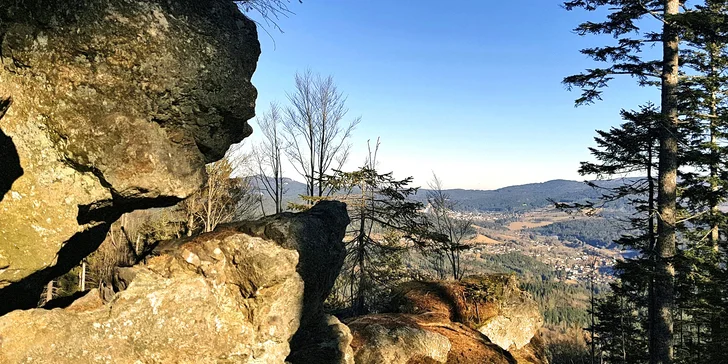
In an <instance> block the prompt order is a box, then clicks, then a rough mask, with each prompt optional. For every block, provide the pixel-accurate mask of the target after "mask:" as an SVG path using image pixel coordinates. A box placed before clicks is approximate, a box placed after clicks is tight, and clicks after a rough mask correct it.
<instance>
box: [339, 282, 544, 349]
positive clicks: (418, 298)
mask: <svg viewBox="0 0 728 364" xmlns="http://www.w3.org/2000/svg"><path fill="white" fill-rule="evenodd" d="M390 309H391V311H392V313H387V314H378V315H368V316H363V317H359V318H354V319H352V320H350V321H347V325H348V326H349V328H350V330H351V332H352V335H353V341H352V348H353V350H354V358H355V362H356V363H357V364H369V363H379V362H401V363H408V364H413V363H423V364H424V363H449V364H454V363H461V364H468V363H520V364H526V363H531V364H545V363H548V359H547V358H546V355H545V354H544V350H543V345H542V342H541V341H540V340H539V338H538V337H537V336H535V335H537V331H538V329H539V328H540V327H541V324H542V322H543V319H542V317H541V314H540V312H539V310H538V307H537V305H536V303H535V302H534V301H533V299H531V298H530V296H529V295H528V294H527V293H526V292H523V291H521V290H520V289H519V288H518V282H517V280H516V279H515V277H513V276H510V275H486V276H476V277H469V278H466V279H464V280H462V281H460V282H450V281H435V282H418V281H415V282H407V283H404V284H402V285H400V286H399V287H397V288H396V289H395V295H394V297H393V299H392V302H391V307H390ZM442 340H445V341H442Z"/></svg>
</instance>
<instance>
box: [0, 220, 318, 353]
mask: <svg viewBox="0 0 728 364" xmlns="http://www.w3.org/2000/svg"><path fill="white" fill-rule="evenodd" d="M297 264H298V253H297V252H296V251H295V250H292V249H287V248H284V247H281V246H280V245H279V244H277V243H275V242H273V241H270V240H265V239H261V238H258V237H251V236H249V235H247V234H243V233H239V232H237V231H235V230H234V229H221V230H220V231H215V232H213V233H209V234H204V235H201V236H199V237H196V238H192V239H186V240H181V241H172V242H167V243H164V244H163V245H161V246H159V247H158V248H157V250H155V253H154V256H152V257H150V258H148V259H147V261H146V263H145V264H143V265H138V266H135V267H134V268H131V269H133V270H134V271H135V272H134V274H133V277H132V278H131V282H130V283H129V285H128V287H127V288H126V290H124V291H122V292H119V293H117V294H116V295H115V296H114V297H113V299H112V300H111V302H109V303H108V304H106V305H101V299H100V298H99V297H98V295H99V293H98V291H91V292H89V293H88V294H87V295H86V296H84V297H83V298H81V299H80V300H77V301H76V302H74V304H72V305H71V306H69V307H68V308H66V309H53V310H44V309H32V310H26V311H21V310H18V311H14V312H11V313H9V314H7V315H5V316H2V317H0V362H1V363H30V362H33V363H49V364H50V363H53V364H56V363H58V364H65V363H69V364H70V363H112V362H113V363H130V364H131V363H260V364H263V363H283V362H284V360H285V358H286V356H287V355H288V354H289V345H288V341H289V340H290V338H291V337H292V335H293V333H294V332H295V331H296V330H297V328H298V326H299V318H300V315H301V312H302V302H303V289H304V283H303V280H302V279H301V277H300V275H299V274H298V273H297V272H296V266H297ZM127 273H128V272H127ZM126 276H127V277H130V276H132V275H130V274H126Z"/></svg>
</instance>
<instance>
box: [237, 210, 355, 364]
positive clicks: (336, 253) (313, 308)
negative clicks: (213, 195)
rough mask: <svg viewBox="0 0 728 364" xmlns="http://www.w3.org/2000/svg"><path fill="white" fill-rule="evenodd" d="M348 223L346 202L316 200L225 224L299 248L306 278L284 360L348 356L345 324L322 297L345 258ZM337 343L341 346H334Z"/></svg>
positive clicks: (332, 360) (338, 360)
mask: <svg viewBox="0 0 728 364" xmlns="http://www.w3.org/2000/svg"><path fill="white" fill-rule="evenodd" d="M348 224H349V215H348V213H347V211H346V204H344V203H342V202H338V201H321V202H319V203H317V204H316V205H315V206H313V207H312V208H311V209H309V210H308V211H306V213H299V214H294V213H291V212H284V213H281V214H277V215H273V216H269V217H265V218H262V219H260V220H257V221H246V222H237V223H232V224H229V225H226V227H228V228H233V229H235V230H237V231H240V232H244V233H247V234H250V235H254V236H259V237H263V238H266V239H271V240H274V241H276V242H278V244H280V245H281V246H283V247H286V248H289V249H295V250H296V251H298V252H299V255H300V259H299V263H298V273H299V274H300V275H301V277H302V278H303V280H304V282H306V289H305V290H304V293H303V312H302V316H301V329H300V330H299V331H298V332H296V335H295V336H294V337H293V339H292V340H291V352H292V354H293V355H292V356H291V357H290V358H289V359H288V360H289V361H290V362H292V363H294V364H298V363H304V364H307V363H310V361H308V360H309V359H310V358H312V357H313V358H318V360H317V361H315V362H316V363H321V364H324V363H348V362H349V361H347V360H350V357H351V354H350V349H346V348H347V347H348V345H349V344H348V342H350V341H351V338H350V335H349V333H348V329H347V328H346V327H345V326H343V325H341V323H339V322H338V320H335V318H332V317H331V316H328V315H326V314H325V313H324V300H326V297H328V295H329V293H331V289H332V288H333V286H334V282H335V281H336V277H338V275H339V272H340V271H341V267H342V265H343V264H344V259H345V258H346V247H345V245H344V234H345V232H346V227H347V225H348ZM342 326H343V327H342ZM332 345H333V346H334V347H332ZM339 346H340V347H341V348H343V349H341V350H339V349H337V348H338V347H339ZM334 349H336V350H334ZM323 357H326V358H327V359H326V361H323V359H322V358H323Z"/></svg>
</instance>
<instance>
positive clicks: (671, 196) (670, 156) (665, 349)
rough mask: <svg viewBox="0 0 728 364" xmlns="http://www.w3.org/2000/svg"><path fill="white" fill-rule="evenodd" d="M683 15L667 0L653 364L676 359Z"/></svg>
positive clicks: (666, 363) (677, 3) (675, 2)
mask: <svg viewBox="0 0 728 364" xmlns="http://www.w3.org/2000/svg"><path fill="white" fill-rule="evenodd" d="M679 11H680V1H679V0H665V1H664V11H663V18H664V19H665V24H664V25H663V34H662V37H663V39H662V43H663V65H662V90H661V93H662V95H661V101H662V118H661V123H662V127H661V128H660V164H659V181H658V194H657V212H658V217H659V219H658V224H657V246H656V253H657V266H656V272H655V273H656V274H655V307H654V313H655V315H654V316H653V319H654V320H655V322H654V325H652V327H651V328H652V330H653V332H654V336H653V338H654V346H653V347H652V349H653V351H652V352H650V364H671V363H672V359H673V349H672V336H673V318H672V308H673V306H674V302H675V294H674V286H673V281H674V277H675V267H674V266H673V258H674V256H675V250H676V236H675V225H676V211H675V210H676V205H677V204H676V200H677V193H676V190H677V127H678V110H677V107H678V103H677V86H678V66H679V64H678V44H679V36H678V32H677V29H675V27H674V26H672V25H671V24H672V22H673V20H672V19H671V16H673V15H677V14H678V12H679Z"/></svg>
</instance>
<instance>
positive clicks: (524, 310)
mask: <svg viewBox="0 0 728 364" xmlns="http://www.w3.org/2000/svg"><path fill="white" fill-rule="evenodd" d="M392 306H393V310H394V311H395V312H402V313H411V314H419V313H432V314H436V315H440V316H442V317H447V318H448V319H450V320H451V321H454V322H461V323H463V324H466V325H467V326H469V327H472V328H474V329H476V330H478V331H480V332H481V333H483V334H484V335H485V336H487V337H488V339H490V341H492V342H493V343H495V344H497V345H498V346H500V347H501V348H503V349H505V350H512V349H521V348H522V347H524V346H525V345H527V344H528V343H529V342H530V341H531V338H533V337H534V335H536V333H537V332H538V330H539V329H540V328H541V326H543V316H541V313H540V311H539V309H538V305H537V304H536V302H535V301H534V300H533V298H531V296H530V295H529V294H528V293H527V292H524V291H522V290H521V289H519V288H518V280H517V279H516V277H515V276H512V275H507V274H493V275H484V276H473V277H467V278H465V279H464V280H462V281H461V282H408V283H405V284H403V285H401V286H400V287H398V289H397V293H396V294H395V297H394V298H393V300H392Z"/></svg>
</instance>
